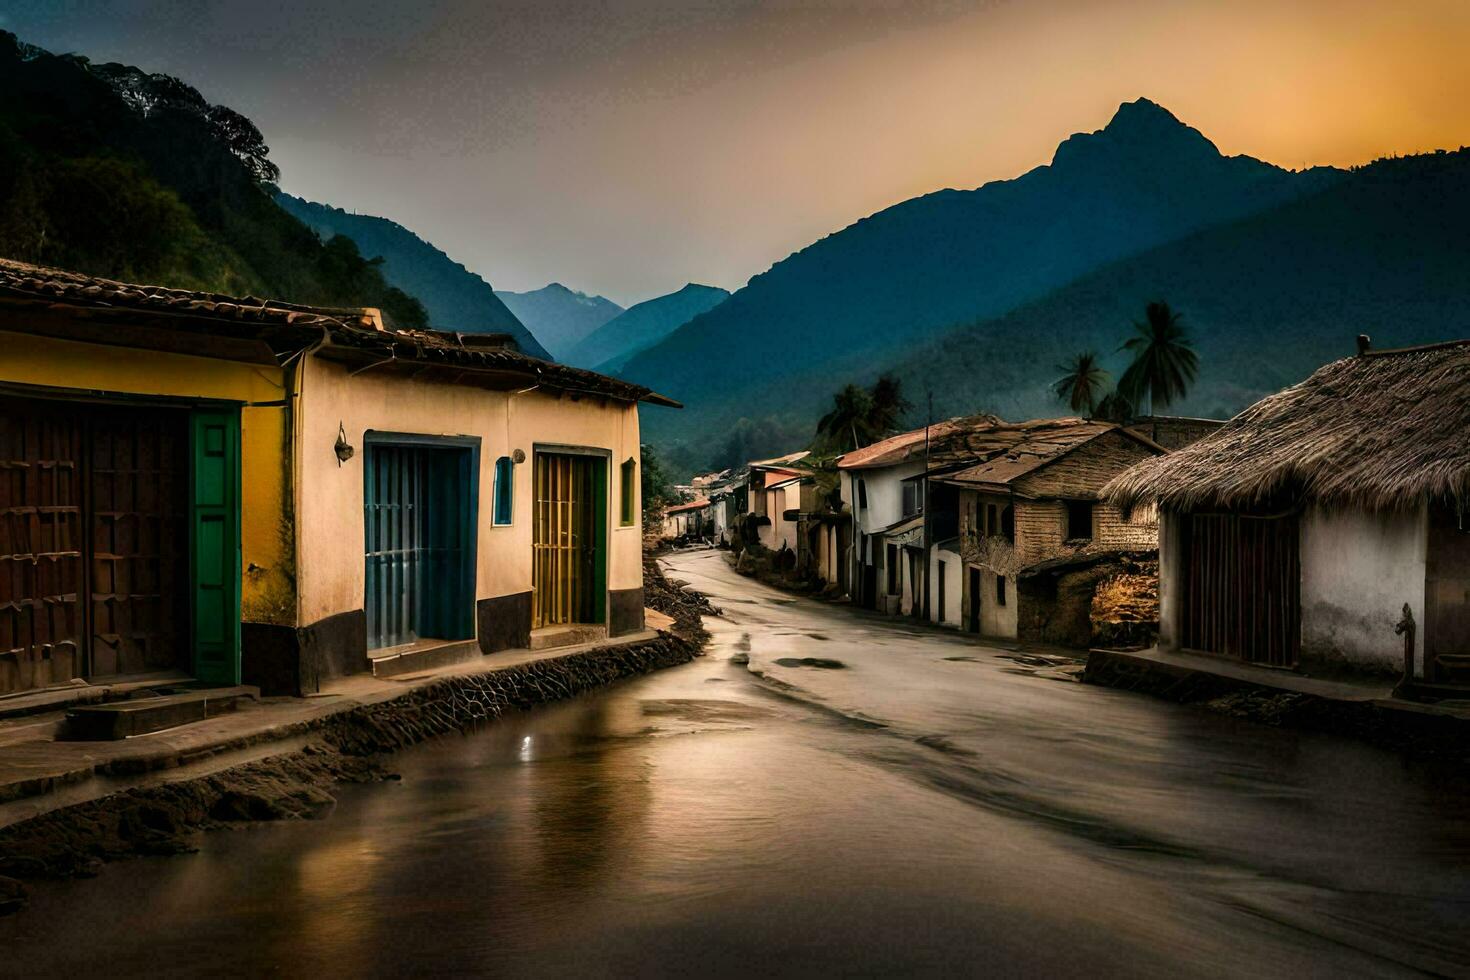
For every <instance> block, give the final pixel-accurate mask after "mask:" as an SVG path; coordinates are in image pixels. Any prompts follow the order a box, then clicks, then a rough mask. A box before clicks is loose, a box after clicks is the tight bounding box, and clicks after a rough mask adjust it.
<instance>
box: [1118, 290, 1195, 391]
mask: <svg viewBox="0 0 1470 980" xmlns="http://www.w3.org/2000/svg"><path fill="white" fill-rule="evenodd" d="M1133 329H1134V332H1135V334H1136V336H1133V337H1130V338H1128V340H1127V341H1126V342H1125V343H1124V344H1123V346H1122V347H1121V348H1119V349H1120V350H1126V351H1131V352H1132V353H1133V363H1132V364H1130V365H1128V370H1126V371H1124V372H1123V377H1122V379H1121V380H1120V381H1119V382H1118V389H1119V391H1121V392H1122V393H1123V395H1124V396H1125V397H1126V398H1127V399H1128V400H1129V401H1130V402H1132V403H1133V404H1134V405H1136V406H1142V405H1143V403H1144V399H1145V398H1147V399H1148V410H1149V412H1153V411H1155V410H1156V409H1160V408H1168V407H1169V405H1170V404H1172V403H1173V402H1176V401H1178V400H1179V399H1181V398H1183V397H1184V395H1185V393H1186V392H1187V391H1188V388H1189V385H1190V384H1192V383H1193V382H1194V377H1195V375H1196V374H1198V373H1199V356H1198V355H1197V354H1195V352H1194V345H1193V344H1192V343H1191V342H1190V340H1189V336H1188V335H1187V334H1186V333H1185V332H1184V323H1183V320H1182V318H1181V317H1180V315H1179V314H1178V313H1175V312H1174V311H1173V310H1171V309H1169V304H1168V303H1163V302H1154V303H1150V304H1148V306H1147V307H1146V308H1145V309H1144V319H1143V322H1141V323H1140V322H1138V321H1134V324H1133Z"/></svg>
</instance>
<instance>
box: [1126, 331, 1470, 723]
mask: <svg viewBox="0 0 1470 980" xmlns="http://www.w3.org/2000/svg"><path fill="white" fill-rule="evenodd" d="M1359 348H1360V349H1359V353H1358V354H1357V356H1354V357H1348V358H1345V359H1343V360H1339V361H1334V362H1332V363H1331V364H1328V365H1326V366H1325V367H1322V368H1320V369H1319V370H1318V371H1316V373H1314V374H1313V375H1311V377H1309V378H1307V379H1306V380H1305V381H1303V382H1301V383H1300V384H1297V385H1295V386H1293V387H1291V388H1287V389H1286V390H1285V391H1282V392H1279V393H1277V394H1275V395H1271V396H1270V397H1268V398H1265V399H1263V400H1261V401H1259V402H1257V403H1256V404H1255V405H1253V406H1251V407H1250V408H1248V409H1247V410H1246V411H1244V412H1242V413H1241V414H1240V415H1238V416H1237V417H1235V418H1234V419H1232V420H1231V421H1230V422H1228V423H1226V424H1225V425H1224V426H1223V427H1222V428H1220V429H1219V430H1218V431H1216V432H1214V433H1213V434H1212V435H1209V436H1207V437H1206V438H1204V439H1201V440H1200V441H1198V442H1196V443H1194V444H1193V445H1191V446H1188V447H1187V448H1185V449H1182V450H1180V451H1179V452H1177V453H1174V454H1173V455H1170V456H1168V457H1165V458H1162V459H1157V460H1150V461H1147V462H1144V463H1142V464H1140V465H1139V466H1137V467H1135V468H1133V469H1130V470H1129V471H1127V472H1126V473H1124V474H1123V475H1121V476H1120V477H1118V478H1117V479H1115V480H1114V481H1113V482H1111V483H1110V484H1109V485H1108V487H1107V496H1108V499H1109V500H1110V501H1112V502H1113V503H1114V504H1115V505H1116V506H1119V507H1122V508H1138V507H1152V506H1155V505H1157V507H1158V509H1159V513H1160V539H1161V540H1160V604H1161V613H1160V617H1161V618H1160V636H1159V645H1160V647H1161V649H1163V650H1165V651H1179V650H1187V651H1201V652H1207V653H1213V654H1219V655H1222V656H1226V657H1233V658H1239V659H1240V660H1243V661H1246V662H1248V663H1253V664H1262V665H1267V666H1272V667H1285V668H1294V667H1307V666H1311V667H1313V668H1317V667H1322V666H1327V667H1333V666H1346V667H1350V668H1354V669H1358V670H1366V671H1377V672H1384V673H1400V672H1402V673H1405V674H1412V676H1413V678H1417V679H1418V683H1419V685H1421V686H1430V685H1436V684H1449V683H1458V684H1464V683H1465V682H1466V681H1467V680H1470V532H1467V527H1470V524H1467V521H1466V517H1465V501H1466V499H1467V491H1470V449H1467V442H1466V433H1470V397H1467V395H1466V392H1467V391H1470V342H1467V341H1461V342H1456V343H1447V344H1438V345H1433V346H1428V347H1416V348H1407V349H1401V350H1382V351H1375V350H1371V349H1369V346H1368V344H1367V338H1360V341H1359ZM1406 649H1407V650H1408V651H1409V661H1408V664H1407V666H1408V667H1409V668H1410V669H1409V670H1405V666H1406V663H1405V651H1406ZM1460 696H1463V694H1461V695H1460Z"/></svg>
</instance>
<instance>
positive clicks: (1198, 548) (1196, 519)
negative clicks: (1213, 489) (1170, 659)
mask: <svg viewBox="0 0 1470 980" xmlns="http://www.w3.org/2000/svg"><path fill="white" fill-rule="evenodd" d="M1180 525H1181V529H1182V531H1183V534H1182V541H1181V547H1182V553H1183V556H1184V604H1183V606H1184V608H1183V610H1182V613H1183V617H1182V618H1183V623H1182V626H1183V629H1182V634H1183V640H1184V642H1183V646H1184V647H1185V648H1186V649H1190V650H1200V651H1204V652H1206V653H1219V654H1224V655H1226V656H1231V657H1239V658H1240V659H1242V660H1244V661H1246V662H1248V663H1255V664H1263V665H1266V666H1270V667H1295V666H1296V663H1297V656H1298V651H1299V650H1300V647H1301V560H1300V555H1299V548H1300V537H1299V532H1298V523H1297V516H1296V515H1295V514H1285V515H1281V516H1255V515H1248V514H1187V515H1183V516H1182V517H1181V520H1180Z"/></svg>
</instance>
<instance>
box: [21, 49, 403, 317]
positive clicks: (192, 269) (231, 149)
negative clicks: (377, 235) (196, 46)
mask: <svg viewBox="0 0 1470 980" xmlns="http://www.w3.org/2000/svg"><path fill="white" fill-rule="evenodd" d="M279 175H280V172H279V170H278V169H277V168H276V166H275V164H274V163H272V162H271V161H270V159H269V148H268V147H267V146H266V144H265V140H264V137H262V135H261V133H260V131H259V130H258V129H256V127H255V125H254V124H253V123H251V122H250V120H249V119H246V118H245V117H244V116H242V115H240V114H239V113H237V112H234V111H233V110H231V109H229V108H227V107H225V106H219V105H211V104H209V103H208V102H207V101H205V99H204V98H203V97H202V96H201V95H200V94H199V93H198V92H197V91H195V90H194V89H193V88H191V87H189V86H188V85H187V84H185V83H184V82H181V81H179V80H178V79H176V78H171V77H169V76H167V75H157V74H149V73H147V72H144V71H142V70H141V69H138V68H134V67H131V66H129V65H120V64H112V63H109V64H93V63H92V62H90V61H88V60H87V59H86V58H83V57H80V56H78V55H54V54H51V53H50V52H47V51H44V50H42V49H41V48H38V47H36V46H34V45H31V44H26V43H24V42H22V41H20V40H19V39H17V38H16V36H15V35H14V34H10V33H7V32H3V31H0V255H5V256H6V257H8V258H15V259H21V260H23V261H27V262H37V263H41V264H44V265H55V266H61V267H63V268H67V269H74V270H76V271H79V272H85V273H89V274H92V275H98V276H107V277H111V278H115V279H123V280H128V281H133V282H146V283H152V284H157V285H165V286H173V287H178V288H184V289H198V290H207V291H212V292H222V293H230V294H233V295H237V296H243V295H256V296H271V297H279V298H281V299H285V300H289V301H291V302H296V303H308V304H319V305H326V306H374V307H378V308H379V309H382V310H383V311H384V312H385V313H387V314H388V316H389V317H391V318H392V319H393V321H394V322H395V323H397V324H399V325H401V326H408V327H415V326H423V325H424V324H425V323H426V322H427V318H426V315H425V313H424V309H423V307H422V306H421V305H420V304H419V303H418V301H417V300H415V299H414V298H413V297H412V296H410V295H408V294H407V293H405V292H403V291H402V290H400V289H396V288H394V287H392V286H389V285H388V284H387V283H386V282H385V281H384V279H383V277H382V275H381V273H380V272H379V270H378V268H377V266H376V265H374V264H373V263H372V262H370V261H368V260H367V259H364V258H363V257H362V255H361V254H360V253H359V252H358V250H357V247H356V245H354V244H353V242H352V241H351V240H350V239H347V238H333V239H329V240H328V241H326V242H322V241H320V240H318V238H317V236H316V234H315V233H314V232H313V231H312V230H311V229H309V228H307V227H306V226H305V225H304V224H302V223H301V222H300V221H297V220H296V219H295V218H293V217H292V216H290V215H289V214H287V213H286V212H284V211H282V210H281V209H280V208H279V207H278V206H277V205H276V203H275V201H274V200H272V198H271V193H272V191H273V190H274V188H273V186H272V182H273V181H274V180H276V179H277V177H279Z"/></svg>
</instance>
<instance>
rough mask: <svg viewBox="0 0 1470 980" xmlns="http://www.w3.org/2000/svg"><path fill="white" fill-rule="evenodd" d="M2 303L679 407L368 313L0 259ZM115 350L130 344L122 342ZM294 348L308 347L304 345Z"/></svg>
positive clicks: (507, 346)
mask: <svg viewBox="0 0 1470 980" xmlns="http://www.w3.org/2000/svg"><path fill="white" fill-rule="evenodd" d="M0 301H8V302H9V303H11V304H16V303H20V304H26V305H31V306H41V307H44V308H47V309H55V308H56V307H67V308H88V309H97V310H106V311H110V312H115V313H131V314H138V315H141V316H142V317H144V318H146V319H147V320H148V325H149V326H150V327H155V328H158V327H163V328H167V329H172V330H177V331H180V332H183V333H186V334H195V335H203V334H204V331H201V330H200V329H199V325H200V324H213V325H224V326H225V327H227V328H228V332H229V333H230V334H231V335H233V336H237V337H238V336H242V335H251V336H255V337H263V336H265V335H266V334H267V333H270V332H271V331H272V329H273V328H286V329H289V330H291V331H292V332H293V333H296V332H298V331H301V332H302V333H301V336H302V338H306V337H307V336H308V334H307V333H306V332H307V331H309V332H310V334H309V336H310V337H311V338H312V339H320V340H324V341H325V346H324V347H323V348H322V352H323V356H327V357H331V358H333V359H338V360H353V359H355V360H356V361H360V362H366V363H368V364H373V363H375V362H376V363H382V364H389V363H392V362H409V363H411V364H413V365H415V366H422V365H429V366H435V365H439V366H445V367H454V368H459V369H461V370H463V371H466V372H495V373H500V374H508V375H515V376H518V377H520V378H522V379H524V380H525V381H526V382H527V383H528V384H533V385H543V386H545V387H548V388H553V389H557V390H562V391H567V392H572V393H585V394H594V395H602V396H606V397H611V398H617V399H620V400H626V401H648V402H652V403H654V404H660V405H669V406H672V407H679V404H678V402H675V401H673V400H671V399H668V398H665V397H663V396H662V395H658V394H655V393H654V392H652V391H650V390H649V389H647V388H644V387H642V386H641V385H635V384H631V383H629V382H627V381H622V380H620V379H618V378H610V377H608V376H606V375H602V374H598V373H596V372H595V371H586V370H583V369H581V368H574V367H569V366H567V365H565V364H556V363H553V362H550V361H543V360H540V359H539V358H535V357H531V356H530V355H528V354H523V353H521V351H519V350H518V349H516V348H515V346H514V342H513V341H512V340H511V339H510V338H509V337H508V336H506V335H504V334H460V333H452V332H449V331H443V330H396V329H392V328H390V327H385V326H383V325H382V322H381V317H380V316H377V315H376V312H375V311H372V310H367V309H338V308H331V307H317V306H301V305H297V304H294V303H283V302H280V301H277V300H264V299H259V298H257V297H254V296H243V297H241V296H226V295H222V294H219V293H206V292H196V291H192V290H187V289H170V288H167V287H164V286H142V285H137V284H133V283H124V282H117V281H115V280H112V279H103V278H100V277H97V276H87V275H83V274H81V273H77V272H67V271H64V270H61V269H51V268H46V267H44V266H36V265H30V264H27V263H24V262H16V261H13V260H10V259H0ZM150 315H151V316H150ZM134 319H137V317H134ZM272 336H275V335H274V334H272ZM113 342H116V343H125V340H123V339H122V338H121V337H114V338H113ZM296 346H297V349H301V348H302V347H304V346H306V341H305V339H303V340H302V341H301V342H299V343H298V344H297V345H296Z"/></svg>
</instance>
